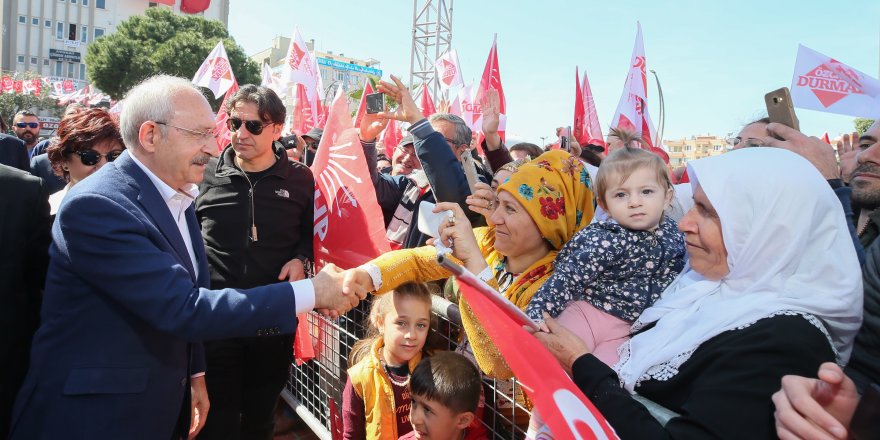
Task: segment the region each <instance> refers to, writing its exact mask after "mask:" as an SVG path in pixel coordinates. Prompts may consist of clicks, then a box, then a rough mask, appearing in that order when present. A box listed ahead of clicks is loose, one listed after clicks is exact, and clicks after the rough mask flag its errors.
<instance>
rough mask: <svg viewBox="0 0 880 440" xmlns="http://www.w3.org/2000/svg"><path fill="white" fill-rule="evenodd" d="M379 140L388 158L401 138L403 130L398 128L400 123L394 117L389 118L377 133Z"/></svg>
mask: <svg viewBox="0 0 880 440" xmlns="http://www.w3.org/2000/svg"><path fill="white" fill-rule="evenodd" d="M379 140H380V141H382V145H384V146H385V155H386V156H388V158H389V159H390V158H391V156H393V155H394V149H395V148H397V145H398V144H400V141H402V140H403V131H402V130H401V129H400V123H399V122H397V120H395V119H389V120H388V125H386V126H385V129H384V130H382V133H381V134H380V135H379Z"/></svg>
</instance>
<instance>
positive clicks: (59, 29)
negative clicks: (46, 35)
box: [55, 21, 64, 40]
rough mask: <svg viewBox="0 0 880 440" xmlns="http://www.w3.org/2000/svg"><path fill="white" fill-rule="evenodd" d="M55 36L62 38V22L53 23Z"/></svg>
mask: <svg viewBox="0 0 880 440" xmlns="http://www.w3.org/2000/svg"><path fill="white" fill-rule="evenodd" d="M55 38H57V39H59V40H63V39H64V23H62V22H60V21H59V22H58V23H56V24H55Z"/></svg>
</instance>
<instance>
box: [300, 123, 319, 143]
mask: <svg viewBox="0 0 880 440" xmlns="http://www.w3.org/2000/svg"><path fill="white" fill-rule="evenodd" d="M323 135H324V130H322V129H320V128H318V127H315V128H313V129H311V130H309V132H308V133H306V134H304V135H302V137H304V138H310V139H312V140H314V141H315V142H318V143H321V136H323Z"/></svg>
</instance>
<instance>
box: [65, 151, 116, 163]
mask: <svg viewBox="0 0 880 440" xmlns="http://www.w3.org/2000/svg"><path fill="white" fill-rule="evenodd" d="M74 153H75V154H77V155H78V156H79V160H80V161H81V162H82V164H83V165H85V166H88V167H90V166H92V165H97V164H98V162H100V161H101V158H102V157H103V158H105V159H107V162H113V161H114V160H116V158H117V157H119V155H120V154H122V152H121V151H111V152H109V153H107V154H101V153H98V152H97V151H95V150H84V151H74Z"/></svg>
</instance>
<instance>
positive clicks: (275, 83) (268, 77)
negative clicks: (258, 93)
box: [260, 62, 287, 99]
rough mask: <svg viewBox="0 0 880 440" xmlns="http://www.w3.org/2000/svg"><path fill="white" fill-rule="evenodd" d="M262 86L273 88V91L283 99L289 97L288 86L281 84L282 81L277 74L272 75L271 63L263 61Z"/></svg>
mask: <svg viewBox="0 0 880 440" xmlns="http://www.w3.org/2000/svg"><path fill="white" fill-rule="evenodd" d="M260 86H262V87H266V88H268V89H272V91H274V92H275V94H276V95H278V97H279V98H281V99H284V98H286V97H287V88H286V87H284V86H282V85H281V82H280V81H279V80H278V78H276V77H275V75H272V69H270V68H269V63H265V62H264V63H263V71H262V78H261V79H260Z"/></svg>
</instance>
